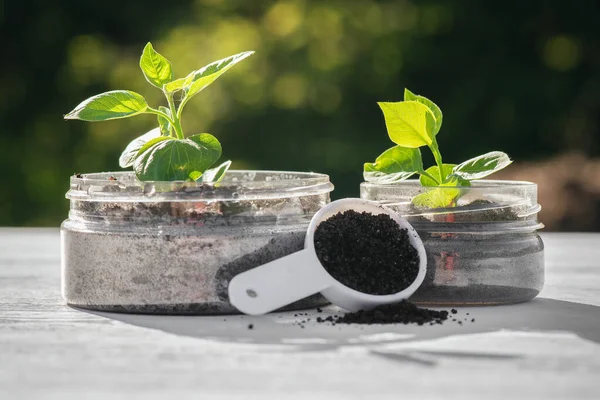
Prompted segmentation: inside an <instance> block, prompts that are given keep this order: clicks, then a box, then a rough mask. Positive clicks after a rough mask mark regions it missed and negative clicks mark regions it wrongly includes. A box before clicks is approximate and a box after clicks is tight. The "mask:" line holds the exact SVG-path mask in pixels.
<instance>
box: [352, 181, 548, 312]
mask: <svg viewBox="0 0 600 400" xmlns="http://www.w3.org/2000/svg"><path fill="white" fill-rule="evenodd" d="M434 191H435V192H434ZM423 193H431V196H432V198H437V199H442V200H443V199H451V200H450V203H449V204H448V206H445V207H437V208H431V207H419V206H416V205H415V204H414V202H413V199H414V198H415V197H416V196H418V195H420V194H423ZM361 197H362V198H364V199H367V200H374V201H378V202H380V203H382V204H385V205H387V206H388V207H390V208H392V209H394V210H395V211H396V212H398V213H399V214H400V215H401V216H402V217H404V218H406V219H407V220H408V221H409V222H410V223H411V225H412V226H413V227H414V228H415V229H416V230H417V232H418V233H419V236H420V237H421V240H422V241H423V244H424V246H425V250H426V252H427V275H426V277H425V281H424V282H423V284H422V285H421V287H420V288H419V289H418V290H417V292H416V293H415V294H414V295H413V296H412V297H411V300H412V301H414V302H416V303H420V304H431V305H485V304H510V303H518V302H523V301H527V300H530V299H532V298H534V297H535V296H537V295H538V293H539V292H540V291H541V289H542V287H543V284H544V244H543V242H542V239H541V238H540V236H539V235H538V233H537V231H538V230H539V229H541V228H542V227H543V225H542V224H541V223H539V222H538V220H537V214H538V212H539V211H540V209H541V207H540V205H539V204H538V203H537V185H536V184H534V183H530V182H517V181H494V180H482V181H474V182H472V186H470V187H459V188H457V187H423V186H421V184H420V183H419V181H418V180H406V181H402V182H399V183H395V184H386V185H381V184H373V183H368V182H364V183H362V184H361Z"/></svg>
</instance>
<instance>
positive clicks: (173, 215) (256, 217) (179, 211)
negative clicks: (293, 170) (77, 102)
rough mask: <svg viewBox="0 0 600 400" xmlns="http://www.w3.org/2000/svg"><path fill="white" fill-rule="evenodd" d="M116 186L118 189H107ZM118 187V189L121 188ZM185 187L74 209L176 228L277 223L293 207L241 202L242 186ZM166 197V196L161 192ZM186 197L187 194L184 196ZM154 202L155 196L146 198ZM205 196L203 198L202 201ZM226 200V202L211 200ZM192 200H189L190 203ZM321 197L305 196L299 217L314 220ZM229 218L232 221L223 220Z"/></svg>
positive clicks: (276, 201) (278, 201)
mask: <svg viewBox="0 0 600 400" xmlns="http://www.w3.org/2000/svg"><path fill="white" fill-rule="evenodd" d="M108 187H116V186H107V188H108ZM117 188H118V187H117ZM189 189H190V188H187V189H186V187H185V186H184V187H182V188H180V189H179V190H176V191H172V192H169V194H176V201H173V199H161V198H160V196H156V198H157V199H156V201H120V200H119V198H115V199H114V200H113V199H111V200H110V201H101V200H97V201H96V200H93V201H74V205H73V206H72V208H73V209H74V210H76V211H78V212H81V213H84V214H88V215H92V216H95V217H97V218H103V219H105V220H107V221H111V222H124V221H129V220H133V219H135V220H136V221H137V224H145V225H156V224H157V223H169V224H175V225H181V224H184V225H211V226H222V225H227V226H230V225H246V224H249V223H250V224H251V223H256V222H260V223H274V222H276V221H277V220H281V219H282V218H285V216H284V215H283V214H285V213H281V212H280V210H284V209H285V208H286V207H288V206H289V202H290V200H289V199H288V198H273V199H257V200H247V199H241V200H238V199H237V197H238V196H237V195H236V193H238V191H237V190H238V189H239V188H238V187H236V186H230V187H219V188H214V187H212V186H208V185H206V186H195V187H193V188H192V189H193V190H189ZM161 194H164V193H161ZM182 194H183V195H182ZM145 197H146V198H147V199H149V200H151V199H152V198H153V197H155V196H154V195H146V196H145ZM198 197H202V199H200V200H199V199H198ZM213 197H214V198H215V199H226V200H211V198H213ZM188 199H189V200H188ZM320 202H321V198H320V196H319V195H315V196H304V197H302V198H299V199H298V202H297V204H295V205H294V206H295V207H298V208H299V211H298V210H296V211H295V214H294V215H295V218H296V217H298V213H299V214H300V216H302V215H305V216H306V219H307V221H308V220H310V218H311V217H312V215H313V214H314V212H315V211H316V210H318V209H319V208H320V207H321V206H323V205H324V204H321V203H320ZM223 217H228V218H223Z"/></svg>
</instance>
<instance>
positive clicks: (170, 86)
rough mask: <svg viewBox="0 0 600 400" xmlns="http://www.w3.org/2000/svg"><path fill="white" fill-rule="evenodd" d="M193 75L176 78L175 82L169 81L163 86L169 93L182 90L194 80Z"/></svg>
mask: <svg viewBox="0 0 600 400" xmlns="http://www.w3.org/2000/svg"><path fill="white" fill-rule="evenodd" d="M192 79H193V76H191V77H190V76H186V77H185V78H179V79H175V80H174V81H173V82H169V83H167V84H166V85H164V86H163V90H164V91H165V92H167V93H173V92H176V91H178V90H182V89H183V88H184V87H186V86H187V85H189V84H190V83H191V82H192Z"/></svg>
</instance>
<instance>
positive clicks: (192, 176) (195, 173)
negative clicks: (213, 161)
mask: <svg viewBox="0 0 600 400" xmlns="http://www.w3.org/2000/svg"><path fill="white" fill-rule="evenodd" d="M201 176H202V172H200V171H192V172H190V175H189V178H190V179H191V180H193V181H197V180H198V179H200V177H201Z"/></svg>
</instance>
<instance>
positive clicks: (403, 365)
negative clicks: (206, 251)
mask: <svg viewBox="0 0 600 400" xmlns="http://www.w3.org/2000/svg"><path fill="white" fill-rule="evenodd" d="M543 237H544V241H545V243H546V248H547V251H546V260H547V261H546V264H547V265H546V267H547V282H546V287H545V289H544V291H543V292H542V294H541V296H540V297H539V298H538V299H536V300H534V301H531V302H529V303H526V304H521V305H514V306H502V307H487V308H470V309H467V308H463V309H460V310H459V312H460V314H459V315H463V316H464V315H465V313H466V312H469V314H470V315H469V316H470V317H474V318H475V319H476V322H474V323H470V322H469V323H465V324H463V325H462V326H461V325H458V324H457V323H445V324H443V325H436V326H405V325H399V326H363V327H361V326H339V325H337V326H329V325H323V324H316V323H314V322H313V321H314V319H315V313H314V312H313V313H310V314H311V315H310V317H311V318H312V321H310V322H308V323H307V324H306V326H305V328H304V329H302V328H300V327H299V326H298V325H297V324H296V323H295V322H297V321H298V320H301V319H306V318H308V317H309V316H304V315H303V316H301V317H294V315H293V313H291V314H273V315H269V316H265V317H248V316H226V317H223V316H219V317H216V316H215V317H182V316H172V317H165V316H162V317H161V316H144V315H125V314H109V313H96V312H85V311H80V310H76V309H72V308H69V307H67V306H65V305H64V304H63V302H62V300H61V298H60V293H59V285H60V279H59V269H60V268H59V260H60V250H59V248H60V247H59V234H58V231H57V230H55V229H9V228H8V229H0V399H2V400H4V399H36V398H39V399H78V400H79V399H95V398H110V399H111V400H114V399H121V398H123V399H133V398H141V399H146V400H148V399H155V398H165V397H166V396H169V398H172V399H178V400H179V399H183V398H194V399H255V398H256V399H277V400H279V399H310V400H315V399H321V398H323V399H409V398H415V399H429V398H436V399H437V398H439V399H478V400H479V399H488V398H491V399H496V398H498V399H502V400H506V399H516V398H523V399H529V398H540V399H576V398H588V399H600V234H545V235H544V236H543ZM335 311H336V310H335V309H333V308H330V309H326V310H325V312H324V313H321V314H318V315H319V316H324V315H327V313H331V312H335ZM250 323H251V324H253V325H254V329H252V330H249V329H248V324H250Z"/></svg>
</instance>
